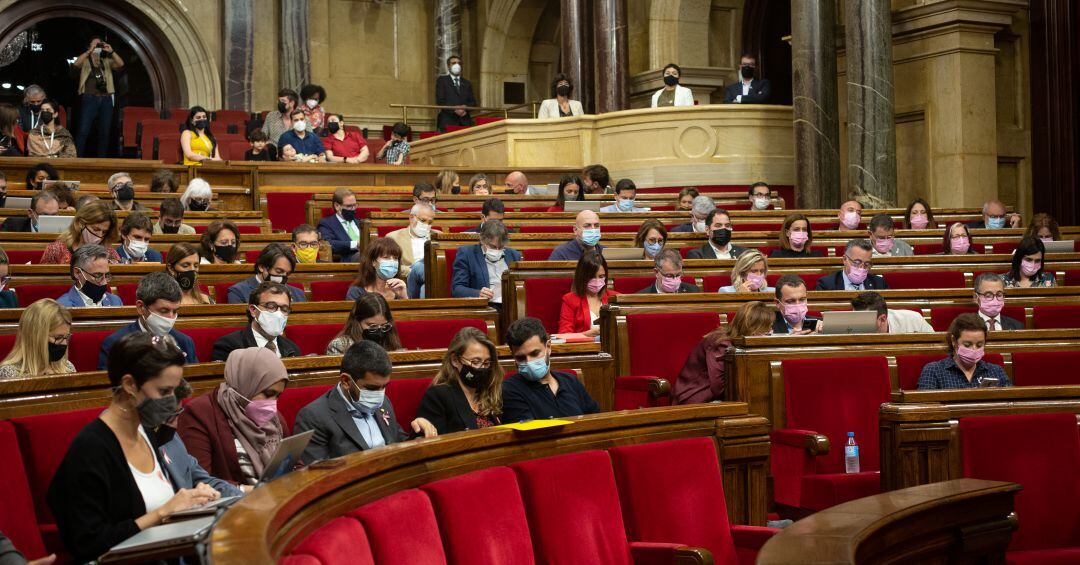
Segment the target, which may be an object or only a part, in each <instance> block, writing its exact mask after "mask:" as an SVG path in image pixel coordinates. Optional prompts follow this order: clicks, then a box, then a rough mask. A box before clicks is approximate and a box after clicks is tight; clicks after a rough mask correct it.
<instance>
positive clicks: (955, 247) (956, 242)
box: [949, 237, 971, 255]
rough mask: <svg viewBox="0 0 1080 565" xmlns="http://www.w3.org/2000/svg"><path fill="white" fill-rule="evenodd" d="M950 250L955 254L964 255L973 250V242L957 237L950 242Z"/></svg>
mask: <svg viewBox="0 0 1080 565" xmlns="http://www.w3.org/2000/svg"><path fill="white" fill-rule="evenodd" d="M949 248H950V249H952V252H953V253H959V254H961V255H962V254H964V253H967V252H968V250H969V249H971V241H970V240H969V239H968V238H966V237H957V238H953V239H952V240H951V241H949Z"/></svg>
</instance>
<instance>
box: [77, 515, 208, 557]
mask: <svg viewBox="0 0 1080 565" xmlns="http://www.w3.org/2000/svg"><path fill="white" fill-rule="evenodd" d="M215 518H216V517H215V516H205V517H203V518H196V519H194V520H184V521H182V522H172V523H169V524H162V525H160V526H153V527H150V528H146V529H145V530H143V531H141V532H139V533H137V534H135V535H133V536H131V537H130V538H128V539H126V540H124V541H122V542H120V543H118V544H116V545H114V546H113V547H112V549H110V550H109V552H108V553H106V554H105V555H102V556H101V558H100V559H99V560H98V561H99V562H101V563H110V562H113V561H121V560H124V559H125V558H128V559H130V558H132V557H134V556H135V555H137V554H139V553H142V552H146V551H150V550H161V549H168V548H170V547H177V546H188V545H192V546H193V545H195V544H196V543H198V542H199V541H201V540H202V539H203V538H205V537H206V535H207V534H208V533H209V532H210V528H212V527H213V525H214V520H215Z"/></svg>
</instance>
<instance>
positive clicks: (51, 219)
mask: <svg viewBox="0 0 1080 565" xmlns="http://www.w3.org/2000/svg"><path fill="white" fill-rule="evenodd" d="M74 221H75V216H38V231H39V232H41V233H60V232H62V231H64V230H66V229H68V226H70V225H71V222H74Z"/></svg>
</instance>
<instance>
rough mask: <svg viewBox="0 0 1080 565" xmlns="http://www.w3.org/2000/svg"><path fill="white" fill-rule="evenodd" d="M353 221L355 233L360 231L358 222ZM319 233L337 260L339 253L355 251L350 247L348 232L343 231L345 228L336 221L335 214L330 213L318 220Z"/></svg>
mask: <svg viewBox="0 0 1080 565" xmlns="http://www.w3.org/2000/svg"><path fill="white" fill-rule="evenodd" d="M353 223H354V224H356V233H360V222H359V221H358V220H353ZM319 235H320V236H321V237H322V238H323V241H326V242H327V243H329V244H330V250H331V251H332V252H333V253H334V257H335V259H336V260H338V261H340V260H341V259H340V256H341V255H351V254H353V253H355V252H356V251H355V250H354V249H353V248H352V240H351V239H349V234H347V233H345V228H343V227H342V226H341V222H340V221H338V218H337V214H331V215H329V216H327V217H325V218H323V219H321V220H319Z"/></svg>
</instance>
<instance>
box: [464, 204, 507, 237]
mask: <svg viewBox="0 0 1080 565" xmlns="http://www.w3.org/2000/svg"><path fill="white" fill-rule="evenodd" d="M505 217H506V205H505V204H503V201H502V200H499V199H498V198H488V199H487V200H485V201H484V206H483V207H482V208H481V209H480V218H481V220H480V225H479V226H476V227H475V228H473V229H468V230H465V233H480V230H482V229H484V224H485V223H487V222H490V221H498V222H501V221H503V218H505ZM503 225H504V226H505V227H506V231H507V233H514V230H512V229H511V228H510V227H509V226H506V224H503Z"/></svg>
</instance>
